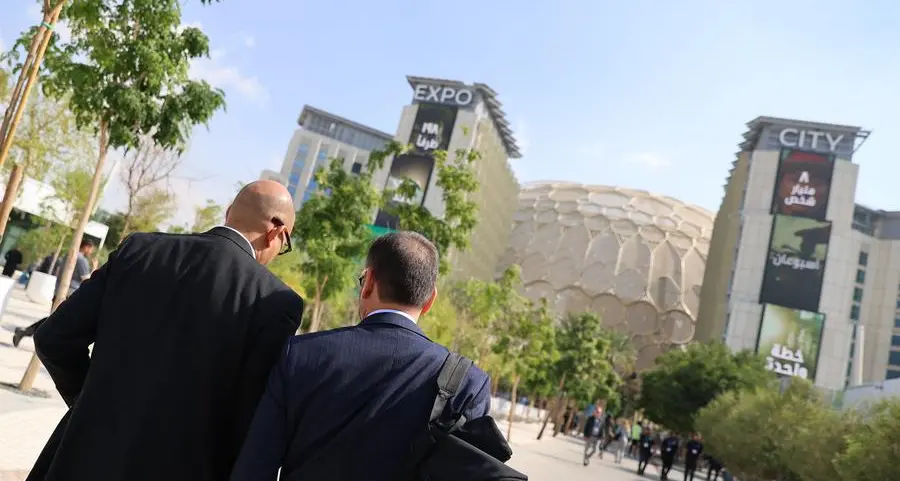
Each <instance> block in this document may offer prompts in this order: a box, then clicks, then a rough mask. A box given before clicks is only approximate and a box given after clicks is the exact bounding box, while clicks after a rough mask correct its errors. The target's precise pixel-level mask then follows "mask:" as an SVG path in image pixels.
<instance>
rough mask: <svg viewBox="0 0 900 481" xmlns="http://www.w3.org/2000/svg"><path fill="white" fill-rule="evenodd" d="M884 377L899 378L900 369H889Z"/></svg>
mask: <svg viewBox="0 0 900 481" xmlns="http://www.w3.org/2000/svg"><path fill="white" fill-rule="evenodd" d="M884 377H885V378H886V379H897V378H898V377H900V371H898V370H896V369H888V370H887V373H885V375H884Z"/></svg>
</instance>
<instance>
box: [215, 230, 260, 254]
mask: <svg viewBox="0 0 900 481" xmlns="http://www.w3.org/2000/svg"><path fill="white" fill-rule="evenodd" d="M216 227H221V228H223V229H228V230H230V231H231V232H234V233H236V234H237V235H239V236H241V239H244V242H246V243H247V247H249V248H250V253H251V254H252V255H253V258H254V259H256V249H254V248H253V244H252V243H251V242H250V239H248V238H247V236H245V235H244V234H243V233H242V232H241V231H239V230H237V229H235V228H234V227H228V226H227V225H219V226H216Z"/></svg>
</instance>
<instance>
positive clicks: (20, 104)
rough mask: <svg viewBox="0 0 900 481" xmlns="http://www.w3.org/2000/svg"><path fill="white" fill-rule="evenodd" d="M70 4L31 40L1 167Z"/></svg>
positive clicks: (4, 127)
mask: <svg viewBox="0 0 900 481" xmlns="http://www.w3.org/2000/svg"><path fill="white" fill-rule="evenodd" d="M66 1H67V0H59V2H58V3H57V4H56V6H55V7H53V9H52V10H49V11H48V10H47V8H46V7H48V6H49V5H45V9H44V18H43V21H42V22H41V25H40V26H39V27H38V30H37V33H35V35H34V38H33V39H32V40H31V48H30V49H29V51H28V56H27V57H26V58H25V62H24V63H23V64H22V70H21V71H20V72H19V79H18V80H17V81H16V86H15V88H13V92H12V96H11V97H10V101H9V105H8V106H7V108H6V114H5V115H4V116H3V124H0V165H3V162H5V161H6V156H7V154H9V149H10V147H12V141H13V137H15V135H16V129H17V128H18V126H19V121H21V120H22V114H23V113H24V112H25V107H26V106H27V105H28V97H29V95H31V90H32V87H34V81H35V79H36V78H37V74H38V71H39V70H40V67H41V62H42V61H43V60H44V52H46V51H47V45H49V44H50V39H51V38H52V37H53V32H52V31H51V29H52V28H53V25H55V24H56V20H57V19H58V18H59V13H60V12H61V11H62V7H63V5H65V3H66ZM29 389H30V387H29Z"/></svg>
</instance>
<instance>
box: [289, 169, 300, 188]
mask: <svg viewBox="0 0 900 481" xmlns="http://www.w3.org/2000/svg"><path fill="white" fill-rule="evenodd" d="M288 182H290V183H291V184H294V185H297V184H299V183H300V172H298V171H296V170H295V171H293V172H291V176H290V177H288Z"/></svg>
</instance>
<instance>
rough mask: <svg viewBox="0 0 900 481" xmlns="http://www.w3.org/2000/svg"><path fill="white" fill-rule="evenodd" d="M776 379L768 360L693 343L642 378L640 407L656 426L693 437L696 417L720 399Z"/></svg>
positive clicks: (669, 355)
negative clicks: (713, 401) (733, 391)
mask: <svg viewBox="0 0 900 481" xmlns="http://www.w3.org/2000/svg"><path fill="white" fill-rule="evenodd" d="M772 379H773V375H772V373H771V372H769V371H767V370H766V369H765V361H763V359H762V358H761V357H759V356H757V355H756V354H754V353H752V352H750V351H742V352H738V353H732V352H731V350H730V349H729V348H728V347H727V346H725V345H724V344H722V343H718V342H716V343H708V344H699V343H698V344H691V345H690V346H688V347H687V349H685V350H683V351H682V350H672V351H669V352H667V353H665V354H663V355H662V356H660V357H659V358H657V359H656V367H655V368H654V369H653V370H651V371H648V372H646V373H644V375H643V376H642V379H641V395H640V398H639V401H638V405H639V407H640V408H641V409H643V411H644V413H645V414H646V416H647V418H648V419H650V420H651V421H653V422H655V423H658V424H662V425H664V426H666V427H668V428H670V429H674V430H675V431H677V432H681V433H690V432H694V431H695V427H694V417H695V416H696V415H697V413H698V412H699V411H700V409H702V408H704V407H705V406H706V405H707V404H709V403H710V402H711V401H712V400H713V399H715V398H716V396H719V395H720V394H722V393H725V392H728V391H732V390H740V389H753V388H756V387H759V386H764V385H766V383H768V382H770V381H771V380H772Z"/></svg>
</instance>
